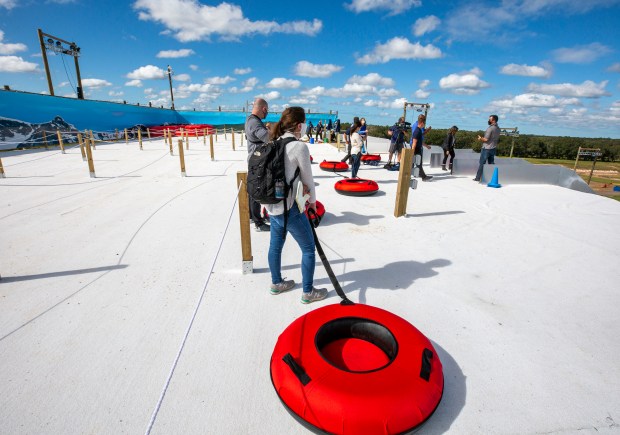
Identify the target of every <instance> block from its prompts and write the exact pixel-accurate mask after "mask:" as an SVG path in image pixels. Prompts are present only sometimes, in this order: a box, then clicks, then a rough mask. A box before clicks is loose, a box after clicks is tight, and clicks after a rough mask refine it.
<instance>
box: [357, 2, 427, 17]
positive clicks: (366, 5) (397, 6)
mask: <svg viewBox="0 0 620 435" xmlns="http://www.w3.org/2000/svg"><path fill="white" fill-rule="evenodd" d="M418 6H422V1H421V0H352V1H351V3H345V7H347V9H350V10H352V11H353V12H355V13H356V14H359V13H360V12H369V11H375V10H387V11H389V13H390V15H396V14H400V13H402V12H405V11H406V10H409V9H411V8H412V7H418Z"/></svg>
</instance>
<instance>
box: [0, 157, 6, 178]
mask: <svg viewBox="0 0 620 435" xmlns="http://www.w3.org/2000/svg"><path fill="white" fill-rule="evenodd" d="M0 178H6V176H5V175H4V166H2V159H0Z"/></svg>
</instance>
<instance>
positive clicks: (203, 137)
mask: <svg viewBox="0 0 620 435" xmlns="http://www.w3.org/2000/svg"><path fill="white" fill-rule="evenodd" d="M203 132H204V134H203V135H202V141H203V143H204V146H207V129H206V128H205V129H204V130H203Z"/></svg>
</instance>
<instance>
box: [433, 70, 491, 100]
mask: <svg viewBox="0 0 620 435" xmlns="http://www.w3.org/2000/svg"><path fill="white" fill-rule="evenodd" d="M481 75H482V71H480V69H478V68H474V69H472V70H471V71H467V72H464V73H455V74H450V75H448V76H446V77H442V78H441V79H440V80H439V87H440V88H441V89H447V90H449V91H451V92H453V93H455V94H462V95H475V94H477V93H479V92H480V90H481V89H484V88H488V87H489V86H490V85H489V84H488V83H487V82H485V81H484V80H482V79H481V78H480V76H481Z"/></svg>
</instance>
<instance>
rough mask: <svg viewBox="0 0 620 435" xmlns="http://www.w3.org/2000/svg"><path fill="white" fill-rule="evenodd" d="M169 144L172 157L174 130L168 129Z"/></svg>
mask: <svg viewBox="0 0 620 435" xmlns="http://www.w3.org/2000/svg"><path fill="white" fill-rule="evenodd" d="M168 142H169V143H170V155H172V130H170V129H168Z"/></svg>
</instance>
